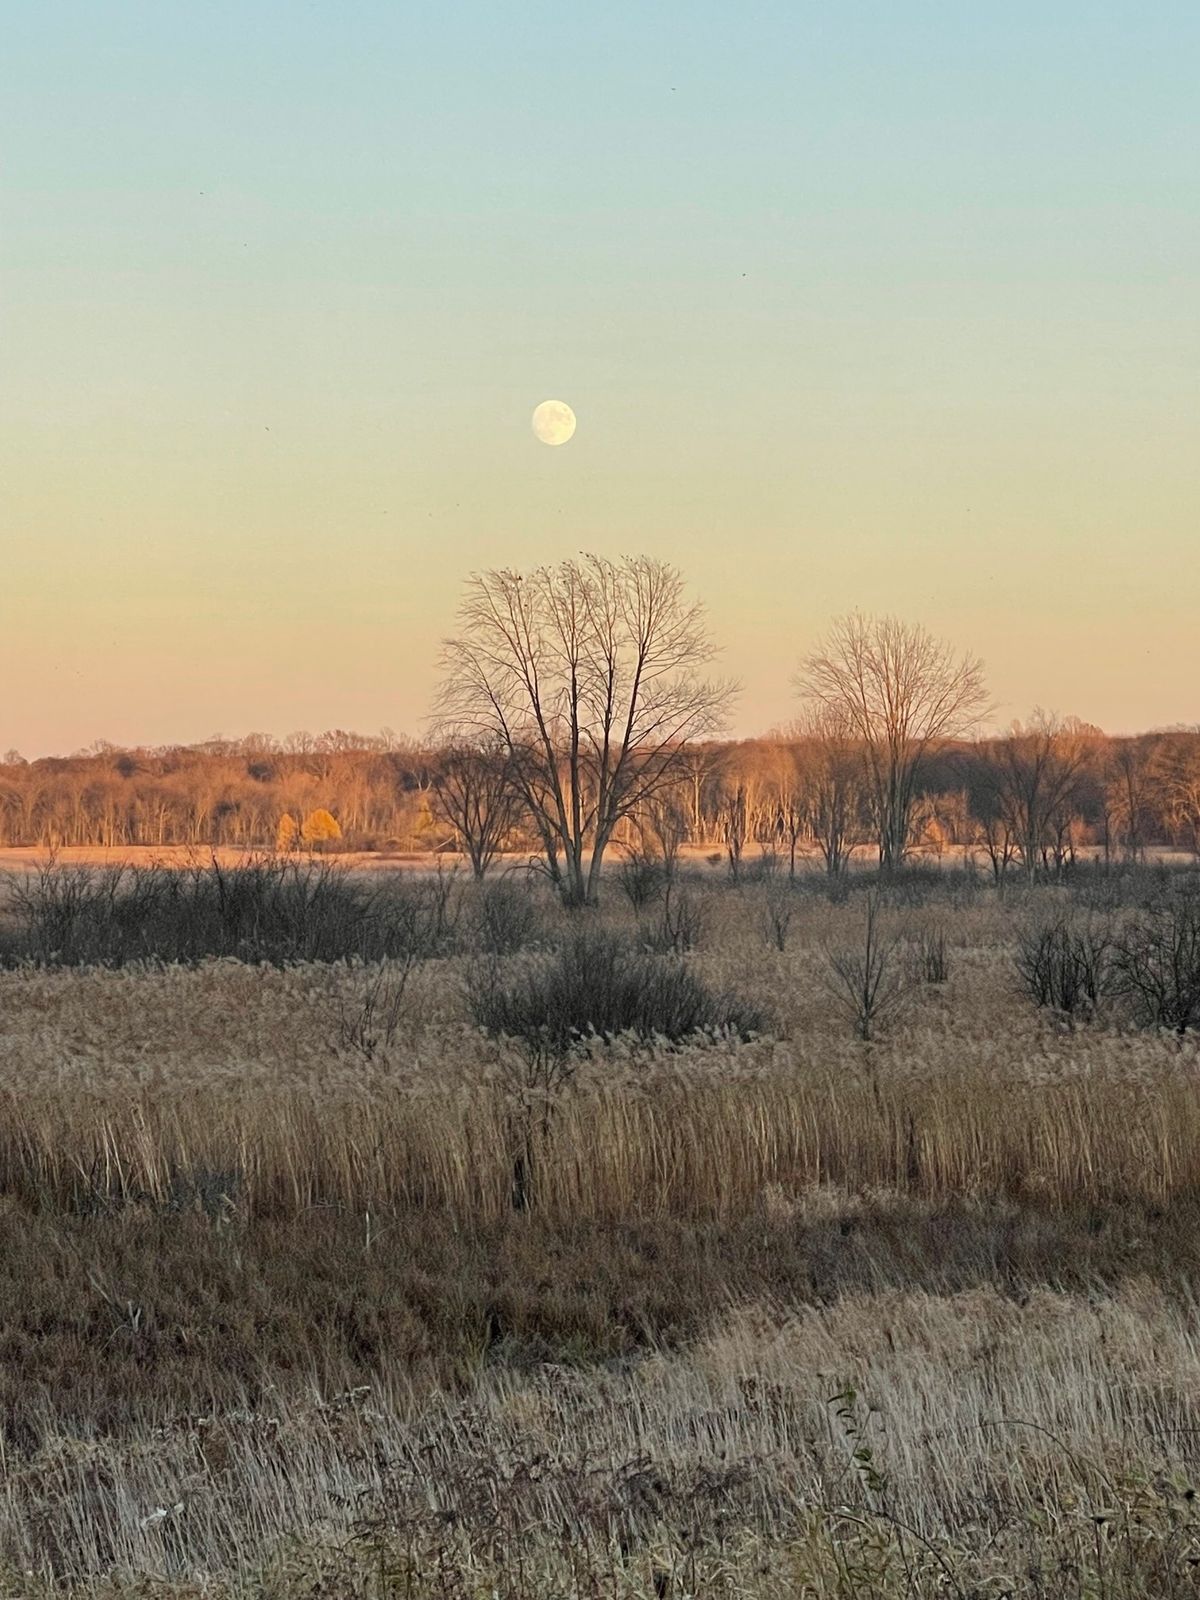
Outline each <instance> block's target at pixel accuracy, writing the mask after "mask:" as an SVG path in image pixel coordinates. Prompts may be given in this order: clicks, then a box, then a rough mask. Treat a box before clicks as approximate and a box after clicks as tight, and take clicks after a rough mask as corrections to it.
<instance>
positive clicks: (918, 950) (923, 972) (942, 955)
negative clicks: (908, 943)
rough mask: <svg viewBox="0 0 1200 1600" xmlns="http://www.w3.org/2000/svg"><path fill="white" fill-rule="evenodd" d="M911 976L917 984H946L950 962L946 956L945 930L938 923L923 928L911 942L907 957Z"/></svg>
mask: <svg viewBox="0 0 1200 1600" xmlns="http://www.w3.org/2000/svg"><path fill="white" fill-rule="evenodd" d="M909 967H910V971H911V973H912V976H913V977H914V978H915V980H916V981H917V982H918V983H946V982H947V981H948V980H949V977H950V962H949V958H948V957H947V955H946V930H945V928H944V927H943V926H942V924H941V923H940V922H938V923H934V925H933V926H932V927H930V928H924V929H922V931H921V932H920V933H919V934H918V935H917V936H916V938H915V939H914V940H913V942H912V947H911V950H910V956H909Z"/></svg>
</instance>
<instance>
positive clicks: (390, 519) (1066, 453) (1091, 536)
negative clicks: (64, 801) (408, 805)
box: [0, 0, 1200, 755]
mask: <svg viewBox="0 0 1200 1600" xmlns="http://www.w3.org/2000/svg"><path fill="white" fill-rule="evenodd" d="M0 24H2V33H0V37H2V38H3V41H4V44H3V55H2V60H0V529H2V532H3V541H4V542H3V562H4V565H3V570H2V573H0V672H2V673H3V681H4V682H5V684H6V686H7V691H8V692H7V694H6V695H5V697H4V702H3V706H2V708H0V749H3V748H8V747H10V746H16V747H17V748H19V749H21V750H23V751H24V752H25V753H26V754H27V755H34V754H40V753H45V752H49V751H65V750H70V749H73V748H76V747H78V746H81V745H83V744H86V743H87V742H89V741H91V740H93V739H95V738H97V737H105V738H108V739H111V740H114V741H116V742H119V743H126V742H128V743H136V742H143V743H159V742H167V741H175V740H182V741H191V740H196V739H201V738H204V737H206V736H208V735H210V734H213V733H215V732H218V731H219V732H223V733H225V734H227V735H233V734H237V733H243V732H246V731H248V730H251V729H259V730H265V731H270V732H274V733H278V734H283V733H286V732H288V731H290V730H292V729H296V728H310V729H320V728H325V727H331V726H340V727H346V728H355V729H359V730H361V731H374V730H376V729H378V728H379V727H381V726H383V725H385V724H386V725H390V726H392V727H394V728H396V729H399V730H402V731H410V732H414V733H415V732H418V731H419V730H420V725H421V718H422V717H423V715H424V714H425V712H426V711H427V709H428V703H429V698H430V693H431V689H432V686H433V682H434V676H435V669H434V661H435V655H436V649H437V643H438V640H439V638H440V636H441V635H442V634H444V633H445V632H447V631H448V630H449V628H450V627H451V626H452V622H453V613H454V608H455V604H456V600H457V595H458V591H459V587H460V584H461V580H462V578H463V576H464V575H465V574H466V573H467V572H468V571H469V570H471V569H472V568H475V567H478V566H481V565H494V564H512V565H524V564H532V563H536V562H539V561H545V560H554V559H556V558H558V557H561V556H563V555H568V554H572V553H574V552H576V551H578V550H580V549H595V550H600V551H604V552H607V553H612V554H617V553H620V552H622V551H643V550H645V551H649V552H651V553H653V554H655V555H659V556H663V557H666V558H668V559H670V560H672V561H675V562H677V563H678V564H679V565H680V566H682V567H683V568H684V570H685V571H686V572H687V574H688V575H689V577H690V578H691V579H692V581H693V582H694V584H695V586H696V588H697V589H698V591H699V592H700V593H701V594H702V595H703V596H704V598H705V599H706V600H707V602H708V604H709V608H710V611H711V615H712V620H713V625H714V630H715V632H716V634H717V635H718V636H719V638H720V639H721V640H722V642H723V644H724V646H725V652H724V661H725V665H726V668H727V670H729V671H730V672H732V673H733V674H735V675H736V676H738V677H739V678H740V679H741V680H742V682H743V684H744V685H745V690H744V694H743V696H742V701H741V705H740V708H739V712H738V718H737V722H738V731H742V732H754V731H758V730H760V729H762V728H765V727H767V726H769V725H770V724H772V723H777V722H779V721H783V720H786V719H788V718H789V717H790V716H791V715H793V714H794V710H795V703H794V700H793V698H792V691H791V687H790V681H789V680H790V677H791V674H792V672H793V669H794V667H795V664H796V661H797V659H798V658H799V657H800V655H801V654H802V653H803V652H804V651H805V650H806V649H807V648H808V647H809V646H810V645H811V644H812V643H813V642H814V640H815V638H816V636H817V635H818V634H819V633H820V632H821V630H822V629H823V627H824V626H825V624H826V622H827V620H828V619H829V617H830V616H831V615H833V614H835V613H837V612H839V611H842V610H846V609H848V608H850V607H851V606H855V605H857V606H860V607H862V608H864V609H866V610H892V611H895V612H897V613H899V614H900V615H902V616H904V617H906V618H909V619H912V620H916V621H921V622H924V623H925V624H926V625H927V626H928V627H930V628H931V629H933V630H934V631H935V632H937V633H939V634H942V635H945V636H946V637H948V638H950V639H952V640H953V641H955V642H956V643H960V644H963V645H969V646H970V647H972V648H973V649H975V650H976V651H977V652H978V653H979V654H981V655H982V656H983V657H984V659H985V661H986V663H987V668H988V677H989V682H990V685H991V689H992V692H993V694H994V696H995V698H996V701H997V705H998V711H997V720H999V721H1003V720H1007V719H1009V718H1011V717H1012V716H1015V715H1024V714H1026V713H1027V712H1028V711H1029V710H1030V708H1031V707H1032V706H1033V705H1035V704H1042V705H1044V706H1047V707H1050V708H1053V709H1055V710H1058V711H1060V712H1063V713H1074V714H1077V715H1080V716H1083V717H1085V718H1087V719H1089V720H1091V721H1094V722H1098V723H1100V724H1101V725H1103V726H1105V727H1107V728H1109V729H1111V730H1113V731H1121V730H1128V729H1132V728H1135V727H1145V726H1150V725H1160V724H1168V723H1173V722H1178V721H1191V722H1194V721H1196V720H1198V719H1200V552H1198V550H1197V533H1198V531H1200V519H1198V517H1197V510H1198V507H1200V429H1198V426H1197V420H1198V409H1200V407H1198V401H1200V382H1198V375H1200V293H1198V288H1200V270H1198V269H1200V205H1198V199H1200V196H1198V192H1197V191H1198V180H1197V173H1198V172H1200V110H1198V106H1200V98H1198V96H1197V93H1196V84H1197V81H1198V73H1200V8H1198V7H1197V6H1196V5H1195V3H1194V0H1188V3H1186V4H1184V3H1177V4H1176V3H1172V4H1153V3H1151V4H1145V3H1143V4H1139V5H1132V4H1130V5H1125V4H1110V3H1103V4H1097V3H1095V0H1092V3H1090V4H1083V3H1080V0H1061V3H1058V4H1055V5H1046V4H1045V3H1044V0H1039V3H1036V4H1034V3H1026V0H1017V3H1010V4H1006V5H1003V6H1000V5H992V6H984V5H969V4H964V3H962V0H955V3H953V4H950V3H946V4H918V3H911V0H880V3H877V4H865V3H855V0H837V3H833V0H828V3H826V4H823V5H819V6H818V5H811V4H805V3H802V0H781V3H778V4H753V3H745V0H743V3H739V4H737V5H734V4H733V3H732V0H727V3H722V4H713V3H705V0H689V3H687V4H683V3H669V0H606V3H605V4H603V5H562V4H559V5H551V4H543V3H538V0H523V3H521V4H515V3H514V4H509V3H507V0H486V3H484V0H455V3H447V4H440V5H439V4H433V3H429V4H417V3H415V0H390V3H388V4H381V3H373V0H356V3H355V4H353V5H346V6H335V5H332V4H324V5H317V4H312V3H304V0H289V3H287V4H282V3H274V4H269V3H265V0H238V3H236V4H226V3H211V0H206V3H205V4H203V5H187V4H182V3H176V0H153V3H150V0H147V3H144V4H128V3H126V4H118V3H113V4H98V3H96V0H87V3H85V4H70V5H68V4H58V3H55V0H39V3H38V4H36V5H30V4H27V3H26V0H21V3H19V4H18V3H13V0H0ZM548 397H557V398H562V399H565V400H567V401H568V402H569V403H570V404H571V405H572V406H573V407H574V408H575V410H576V412H577V413H578V416H579V430H578V433H577V434H576V436H575V438H574V440H573V441H572V442H571V443H570V444H569V445H567V446H565V447H563V448H562V449H558V450H551V449H547V448H546V447H545V446H543V445H540V444H538V443H537V442H536V441H535V440H534V439H533V437H532V435H531V433H530V430H529V414H530V412H531V410H532V408H533V406H534V405H535V404H536V403H537V402H538V401H540V400H543V399H545V398H548Z"/></svg>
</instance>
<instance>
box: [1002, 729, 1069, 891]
mask: <svg viewBox="0 0 1200 1600" xmlns="http://www.w3.org/2000/svg"><path fill="white" fill-rule="evenodd" d="M1090 732H1091V730H1089V729H1087V728H1086V727H1085V726H1084V725H1083V724H1082V723H1080V722H1078V721H1077V720H1076V719H1074V718H1067V719H1066V720H1065V721H1064V720H1063V719H1062V718H1059V717H1056V716H1053V715H1051V714H1049V713H1047V712H1045V711H1042V710H1036V711H1034V713H1033V715H1032V716H1031V717H1030V719H1029V721H1028V722H1026V723H1020V722H1014V723H1013V725H1012V728H1011V729H1010V731H1009V732H1008V733H1007V734H1006V735H1005V736H1004V738H1002V739H996V740H994V741H992V742H991V743H990V744H988V745H987V746H985V748H984V751H983V760H984V763H985V765H986V766H987V768H988V769H989V772H990V775H991V780H992V785H993V787H994V793H995V795H996V798H997V801H998V810H999V816H1000V818H1001V819H1002V821H1003V824H1004V825H1005V826H1006V827H1007V830H1008V833H1009V835H1010V837H1011V839H1012V841H1013V843H1014V844H1015V846H1016V849H1017V852H1018V853H1019V855H1020V858H1021V865H1022V867H1023V868H1024V870H1025V875H1026V876H1027V877H1029V878H1033V877H1036V876H1037V875H1038V874H1039V873H1040V872H1042V871H1044V870H1045V869H1046V866H1047V863H1048V861H1049V860H1050V859H1051V858H1052V859H1053V860H1054V861H1055V863H1056V865H1060V864H1061V860H1062V842H1061V840H1062V833H1063V830H1064V828H1066V827H1067V826H1069V822H1070V818H1071V817H1072V815H1073V814H1074V812H1075V810H1076V809H1077V807H1076V800H1077V791H1078V788H1079V784H1080V780H1081V778H1082V776H1083V774H1084V771H1085V769H1086V766H1087V762H1088V756H1089V742H1088V740H1089V735H1090Z"/></svg>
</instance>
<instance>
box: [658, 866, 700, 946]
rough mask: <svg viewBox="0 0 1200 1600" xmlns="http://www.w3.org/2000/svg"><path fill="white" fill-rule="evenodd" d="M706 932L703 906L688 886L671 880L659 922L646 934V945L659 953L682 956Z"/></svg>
mask: <svg viewBox="0 0 1200 1600" xmlns="http://www.w3.org/2000/svg"><path fill="white" fill-rule="evenodd" d="M703 935H704V907H703V906H702V905H701V903H700V901H699V900H698V899H697V898H696V896H695V895H693V894H691V893H690V892H689V891H688V890H687V889H685V888H683V887H682V886H681V885H679V884H676V883H674V882H670V881H669V882H668V883H667V886H666V890H665V891H664V894H663V902H662V913H661V915H660V916H659V919H658V923H657V925H656V926H655V927H653V928H651V929H650V931H649V933H648V934H647V935H646V939H645V944H646V948H647V949H648V950H651V951H655V952H657V953H658V954H659V955H665V954H672V955H683V954H685V953H686V952H687V951H688V950H694V949H695V948H696V947H697V945H698V944H699V943H700V940H701V938H702V937H703Z"/></svg>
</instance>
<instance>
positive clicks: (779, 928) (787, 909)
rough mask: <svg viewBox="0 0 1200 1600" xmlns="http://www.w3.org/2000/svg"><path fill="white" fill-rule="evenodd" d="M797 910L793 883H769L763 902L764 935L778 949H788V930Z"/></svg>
mask: <svg viewBox="0 0 1200 1600" xmlns="http://www.w3.org/2000/svg"><path fill="white" fill-rule="evenodd" d="M795 911H796V896H795V891H794V887H793V885H791V884H790V883H788V882H786V881H785V882H783V883H768V884H767V892H766V894H765V895H764V897H763V904H762V930H763V936H764V938H765V939H766V941H767V943H768V944H769V945H772V946H774V948H775V949H776V950H786V949H787V939H788V930H789V929H790V927H791V925H792V917H793V916H794V915H795Z"/></svg>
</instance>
